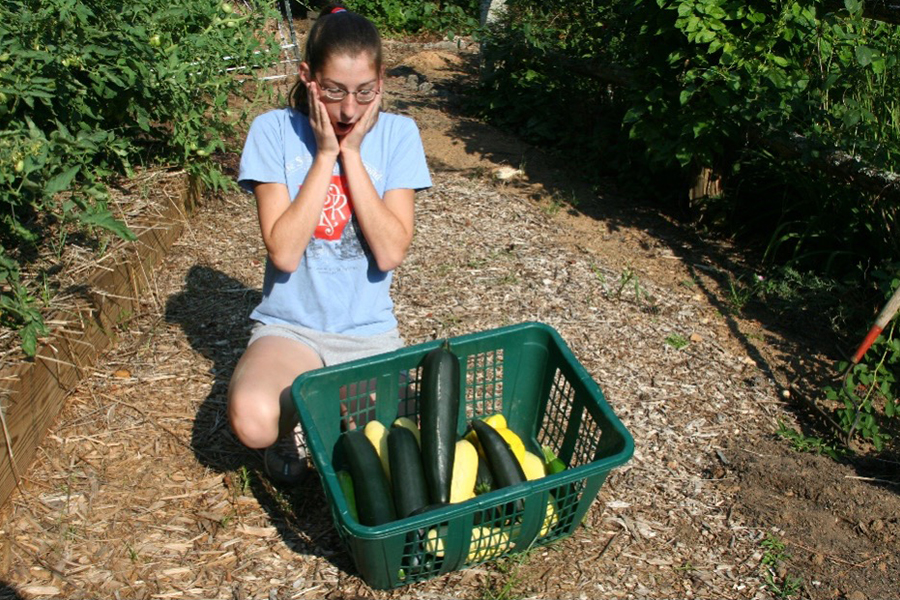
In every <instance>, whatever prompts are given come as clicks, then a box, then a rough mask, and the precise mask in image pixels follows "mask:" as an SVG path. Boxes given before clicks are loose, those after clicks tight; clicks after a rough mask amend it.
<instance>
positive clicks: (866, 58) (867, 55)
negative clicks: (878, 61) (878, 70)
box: [856, 46, 875, 67]
mask: <svg viewBox="0 0 900 600" xmlns="http://www.w3.org/2000/svg"><path fill="white" fill-rule="evenodd" d="M874 59H875V51H873V50H872V49H871V48H869V47H868V46H857V47H856V62H858V63H859V64H860V66H863V67H867V66H869V65H870V64H872V61H873V60H874Z"/></svg>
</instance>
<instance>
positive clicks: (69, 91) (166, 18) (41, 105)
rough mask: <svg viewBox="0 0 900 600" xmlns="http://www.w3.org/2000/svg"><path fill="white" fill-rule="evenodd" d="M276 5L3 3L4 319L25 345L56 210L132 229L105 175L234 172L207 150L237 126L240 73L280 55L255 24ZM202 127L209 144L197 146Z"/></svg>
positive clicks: (29, 342)
mask: <svg viewBox="0 0 900 600" xmlns="http://www.w3.org/2000/svg"><path fill="white" fill-rule="evenodd" d="M270 11H271V9H270V8H269V6H268V4H267V3H254V2H248V3H242V5H241V6H240V7H237V6H236V5H233V4H231V3H223V2H221V0H186V1H184V2H178V3H171V2H165V1H163V0H135V1H134V2H128V3H124V4H123V3H121V2H114V1H112V0H10V1H8V2H4V3H3V5H2V6H0V197H2V200H3V211H2V213H0V309H2V313H0V324H2V325H3V326H7V327H16V328H19V331H20V335H21V337H22V340H23V348H24V350H25V352H26V354H29V355H31V354H33V353H34V350H35V340H36V337H37V336H38V335H42V334H43V333H45V329H44V326H43V323H42V321H41V319H40V313H39V311H38V310H37V308H36V300H35V295H34V294H33V293H30V292H29V291H28V290H29V289H31V286H32V285H33V283H32V282H28V281H25V280H23V278H22V277H21V275H20V272H21V266H22V265H23V264H24V263H25V262H27V260H28V257H29V256H30V255H31V254H33V251H34V249H35V248H37V247H40V246H41V245H42V244H44V243H46V242H47V240H46V239H45V237H46V236H47V227H46V225H47V224H48V223H50V222H55V223H58V224H68V225H75V226H80V227H81V228H82V229H84V231H86V232H87V233H88V234H90V232H96V231H106V232H109V233H111V234H113V235H116V236H119V237H123V238H126V239H133V237H134V235H133V233H132V232H131V231H130V230H129V229H128V228H127V227H126V226H125V224H124V223H122V222H120V221H118V220H117V219H115V218H114V216H113V214H112V212H111V211H110V210H109V207H108V194H107V192H106V185H107V183H108V182H109V181H110V180H111V178H113V177H116V176H122V175H128V174H129V173H130V172H131V170H132V168H133V166H134V165H138V164H140V165H153V164H165V165H172V166H177V167H181V168H184V169H186V170H187V171H189V172H190V173H192V174H194V175H196V176H198V177H200V178H201V179H202V180H204V181H205V182H206V183H207V184H208V185H210V186H212V187H214V188H215V187H221V186H225V185H228V180H227V179H226V178H225V177H224V176H223V175H222V173H221V172H220V171H219V169H218V167H217V166H216V163H215V162H214V161H213V160H211V159H210V158H209V155H210V154H211V153H212V152H214V151H217V150H223V149H225V148H226V146H227V144H228V143H229V142H228V140H230V139H234V138H235V137H236V136H235V133H236V132H237V131H238V130H239V128H240V127H241V126H242V121H241V118H235V117H234V116H233V115H231V114H230V113H229V104H230V103H231V102H232V100H233V99H234V98H235V97H236V96H239V95H242V94H243V83H242V80H241V78H240V77H238V76H236V73H247V72H252V71H253V70H254V69H255V68H257V67H261V66H266V65H264V64H261V63H260V59H259V57H260V56H265V54H266V53H272V52H274V53H276V54H274V55H276V56H277V44H276V43H275V42H274V40H272V39H271V38H270V37H266V36H262V35H261V34H259V33H258V32H260V31H263V30H264V28H263V27H262V25H263V23H264V22H265V20H266V19H267V18H269V17H271V16H272V13H271V12H270ZM223 17H225V19H223ZM234 67H244V70H243V71H233V70H232V69H233V68H234ZM239 117H240V115H239ZM198 141H202V145H203V148H204V149H205V151H204V153H203V154H201V153H199V152H196V151H193V150H192V149H191V148H192V145H193V148H194V149H196V147H197V146H196V144H197V143H198ZM61 192H66V195H65V196H66V201H65V202H62V201H60V200H59V198H60V193H61Z"/></svg>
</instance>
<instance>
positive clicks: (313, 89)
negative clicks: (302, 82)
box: [306, 81, 341, 156]
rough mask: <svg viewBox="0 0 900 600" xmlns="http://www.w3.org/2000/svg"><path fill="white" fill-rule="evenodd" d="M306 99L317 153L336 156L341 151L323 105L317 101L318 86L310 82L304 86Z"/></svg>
mask: <svg viewBox="0 0 900 600" xmlns="http://www.w3.org/2000/svg"><path fill="white" fill-rule="evenodd" d="M306 97H307V98H308V100H309V124H310V126H311V127H312V130H313V133H314V134H315V136H316V147H317V152H320V153H324V154H329V155H332V156H337V155H338V154H339V153H340V151H341V145H340V143H338V139H337V136H336V135H335V133H334V127H333V126H332V125H331V119H330V118H329V117H328V111H327V110H326V109H325V105H324V104H323V103H322V101H321V100H319V86H318V85H317V84H316V82H315V81H311V82H309V83H308V84H307V86H306Z"/></svg>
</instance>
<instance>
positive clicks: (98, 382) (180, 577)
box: [0, 46, 900, 599]
mask: <svg viewBox="0 0 900 600" xmlns="http://www.w3.org/2000/svg"><path fill="white" fill-rule="evenodd" d="M416 49H417V50H420V51H421V50H423V47H422V46H418V47H416ZM429 52H431V54H430V55H429V56H431V57H432V58H433V57H434V56H435V53H434V51H428V50H427V49H425V50H424V54H426V55H427V54H429ZM441 52H444V51H443V50H441ZM438 54H440V53H438ZM416 57H417V60H418V62H415V61H413V62H410V63H409V64H422V63H423V61H424V59H423V54H421V53H420V54H416V55H415V56H414V58H416ZM424 62H427V61H424ZM430 75H431V76H432V77H433V78H434V79H435V81H437V78H438V74H436V73H431V74H430ZM388 83H389V86H392V88H389V89H392V91H393V93H394V94H395V95H396V102H395V107H396V108H397V109H398V110H402V111H404V112H408V113H409V114H412V115H413V116H415V117H416V118H417V120H419V122H420V127H422V128H423V136H424V137H425V139H426V148H427V150H428V151H429V156H430V157H431V156H434V157H435V160H433V161H432V162H431V164H432V167H433V169H434V184H435V185H434V187H433V188H431V189H430V190H428V191H427V192H423V193H420V194H419V195H418V196H417V229H416V237H415V240H414V242H413V246H412V248H411V249H410V253H409V257H408V259H407V260H406V262H405V263H404V264H403V265H402V266H401V267H400V268H399V269H398V271H397V273H396V278H395V284H394V290H393V291H394V298H395V300H396V309H397V315H398V318H399V320H400V326H401V332H402V334H403V336H404V338H405V340H406V342H407V343H408V344H414V343H418V342H424V341H428V340H432V339H435V338H444V337H449V336H455V335H460V334H464V333H470V332H475V331H482V330H485V329H491V328H494V327H498V326H502V325H506V324H511V323H518V322H523V321H541V322H544V323H547V324H549V325H551V326H553V327H554V328H556V329H557V330H558V331H559V332H560V334H561V335H562V337H563V339H565V340H566V342H567V343H568V344H569V346H570V347H571V349H572V351H573V352H574V354H575V356H576V357H577V358H578V360H579V361H580V362H581V363H582V364H583V365H584V367H585V368H586V369H587V371H588V372H589V373H590V374H591V375H592V377H593V378H594V379H595V380H596V381H597V382H598V383H599V385H600V387H601V388H602V389H603V390H604V393H605V395H606V398H607V400H608V401H609V403H610V404H611V406H612V408H613V410H614V411H615V413H616V414H617V415H618V416H619V417H620V418H621V419H622V421H623V422H624V423H625V425H626V427H627V428H628V429H629V431H630V432H631V433H632V434H633V436H634V438H635V454H634V457H633V458H632V460H630V461H629V462H628V463H627V464H625V465H624V466H622V467H620V468H618V469H616V470H614V471H613V472H612V473H611V474H610V476H609V478H608V479H607V481H606V483H605V485H604V486H603V488H602V489H601V491H600V494H599V496H598V497H597V499H596V501H595V502H594V504H593V506H592V508H591V509H590V511H589V512H588V515H587V518H586V519H585V522H584V524H583V525H582V526H580V527H578V528H577V529H576V531H575V533H574V534H573V535H572V536H571V537H569V538H567V539H565V540H562V541H560V542H558V543H555V544H553V545H552V546H549V547H544V548H538V549H535V550H532V551H530V552H528V553H526V554H524V555H521V556H517V557H512V558H507V559H503V560H500V561H494V562H490V563H487V564H485V565H482V566H480V567H478V568H474V569H469V570H466V571H462V572H456V573H451V574H448V575H446V576H443V577H440V578H437V579H434V580H431V581H428V582H423V583H419V584H415V585H412V586H409V587H405V588H400V589H398V590H394V591H387V592H383V591H374V590H371V589H370V588H369V587H368V586H366V585H365V583H364V582H363V581H362V580H361V579H360V578H359V577H358V576H357V574H356V572H355V569H354V567H353V564H352V561H351V560H350V558H349V555H348V554H347V553H346V552H345V550H344V549H343V547H342V546H341V542H340V540H339V538H338V536H337V534H336V532H335V529H334V526H333V523H332V521H331V515H330V512H329V510H328V508H327V506H326V505H325V498H324V494H323V491H322V489H321V486H320V484H319V482H318V480H316V479H310V480H309V481H308V482H307V483H306V484H304V485H303V486H302V488H301V489H298V490H292V491H286V490H281V489H278V488H275V487H273V486H272V485H271V484H270V483H269V482H268V481H267V480H266V478H265V477H264V476H263V475H262V474H261V471H260V466H261V463H260V456H259V454H258V453H255V452H252V451H248V450H247V449H245V448H243V447H242V446H241V445H240V444H239V443H237V442H236V440H235V439H234V438H233V436H232V435H231V433H230V432H229V429H228V426H227V423H226V420H225V391H226V388H227V384H228V380H229V377H230V374H231V370H232V369H233V367H234V365H235V363H236V361H237V359H238V357H239V356H240V354H241V352H242V351H243V349H244V347H245V344H246V340H247V338H248V336H249V326H250V324H249V322H248V320H247V315H248V314H249V312H250V310H251V308H252V307H253V306H254V305H255V304H256V302H258V300H259V298H260V287H261V283H262V268H263V263H264V260H265V249H264V247H263V245H262V241H261V239H260V236H259V233H258V225H257V220H256V213H255V207H254V204H253V201H252V198H250V197H248V196H247V195H244V194H242V193H239V192H233V193H227V194H223V195H221V196H219V197H216V198H208V199H207V200H206V201H205V202H204V203H203V205H202V206H201V207H200V208H199V210H198V211H197V213H196V214H195V215H194V216H193V217H192V218H191V219H190V221H189V222H188V225H189V227H188V229H187V230H186V232H185V234H184V235H183V236H182V238H181V239H180V240H179V242H177V243H176V245H175V246H174V248H173V249H172V251H171V252H170V255H169V256H168V257H167V259H166V261H165V263H164V264H163V265H162V266H161V267H160V268H158V269H157V270H156V271H155V272H154V273H153V285H152V287H151V290H150V292H149V293H147V294H146V297H145V298H144V299H143V305H142V309H143V310H142V312H141V314H140V316H139V317H138V318H136V319H135V320H134V321H133V322H132V323H131V325H130V326H129V327H128V329H127V330H123V331H122V332H121V337H120V339H119V342H118V344H117V346H116V347H115V348H114V349H113V350H112V351H110V352H109V353H108V354H107V355H105V356H103V357H102V359H101V361H100V362H98V364H97V366H96V367H95V368H94V369H93V370H92V371H91V372H90V373H88V374H87V377H86V378H85V380H84V381H83V382H82V384H81V385H80V386H79V387H78V389H77V390H75V391H74V393H73V394H72V396H71V398H70V399H69V401H68V402H67V405H66V407H65V409H64V411H63V412H62V414H61V415H60V417H59V418H58V420H57V422H56V424H55V425H54V426H53V427H52V429H51V431H50V432H49V433H48V435H47V438H46V440H45V443H44V444H43V445H42V447H41V448H40V449H39V452H38V456H37V459H36V460H35V462H34V464H33V465H32V466H31V468H30V470H29V472H28V473H27V475H26V476H25V477H24V481H23V484H22V486H21V487H20V489H19V490H18V491H17V492H16V493H15V494H14V495H13V497H12V498H11V499H10V501H9V502H8V504H7V506H6V507H5V508H4V512H3V519H2V525H0V540H2V548H0V578H2V580H3V582H4V583H5V584H7V586H8V587H7V588H5V590H0V597H14V596H16V595H19V596H20V597H27V598H30V597H44V596H57V597H66V598H239V599H243V598H321V597H334V598H337V597H341V598H343V597H371V598H407V597H433V598H437V597H455V598H512V597H541V598H675V597H678V598H735V599H738V598H768V597H773V596H777V595H778V594H779V591H778V590H779V586H781V589H782V591H783V588H784V584H785V583H786V582H787V581H788V579H787V576H788V575H794V576H798V577H799V578H801V579H802V583H801V584H800V585H799V586H798V588H797V589H796V590H795V591H796V594H797V595H798V596H802V597H809V598H832V597H854V598H859V597H860V596H859V594H862V596H861V597H862V598H877V597H889V596H890V595H892V594H894V595H895V592H896V590H897V589H900V581H898V573H900V564H898V562H897V553H896V552H893V553H890V552H884V550H889V549H890V548H893V549H896V548H897V541H898V522H897V515H898V514H900V505H898V500H897V495H896V488H893V489H892V488H891V486H890V481H889V480H885V481H888V483H887V484H886V485H884V486H878V487H875V488H872V487H871V486H872V483H871V482H865V481H862V480H861V479H852V478H851V477H852V473H851V472H849V471H847V470H841V471H836V469H837V467H835V464H834V463H831V462H830V461H828V459H825V458H823V457H819V456H813V455H796V453H791V452H790V451H789V450H786V448H785V444H784V443H782V442H780V441H779V440H778V439H777V438H776V437H775V436H774V434H773V432H774V431H775V430H776V429H777V428H778V423H779V422H780V421H785V422H788V423H793V422H794V420H795V418H796V417H795V414H794V412H793V411H792V410H791V408H792V407H791V406H790V405H789V404H788V402H787V401H786V400H785V398H783V396H782V393H781V392H782V385H783V384H784V380H783V379H782V378H780V376H779V372H778V370H777V369H774V368H773V364H774V362H773V361H774V359H773V358H772V357H774V356H777V355H778V354H779V353H784V352H788V353H789V352H790V350H785V347H786V343H782V344H775V343H772V344H771V347H764V348H761V349H760V347H761V346H763V345H764V344H762V343H761V342H760V341H759V340H758V339H757V338H756V337H754V338H753V341H752V342H749V341H748V339H750V338H749V336H747V335H746V334H745V331H746V329H745V330H744V331H742V329H741V327H742V326H743V325H744V324H741V323H738V322H737V321H736V319H735V318H734V317H733V316H730V315H729V314H727V313H725V312H724V311H723V310H721V306H720V305H717V304H716V303H715V302H714V301H713V300H712V299H711V296H710V295H709V294H707V290H716V289H720V285H721V281H719V280H716V279H715V278H714V277H713V276H711V275H709V273H710V269H709V268H708V267H709V265H708V263H706V262H704V265H703V266H706V267H707V268H704V269H698V268H697V264H696V263H694V262H692V259H691V258H690V257H686V255H685V254H684V253H683V249H684V247H685V246H684V244H683V242H682V241H678V240H675V239H672V238H670V237H668V235H663V233H661V232H670V231H671V229H672V227H673V225H672V224H671V223H668V222H667V221H665V220H662V219H659V220H657V221H654V225H653V227H647V221H646V218H647V217H646V214H645V213H638V212H635V213H634V214H633V215H630V213H629V212H628V211H627V210H624V209H623V208H622V207H627V206H628V204H629V202H628V201H625V200H623V199H622V198H619V197H617V196H616V195H615V193H614V191H608V192H604V191H599V192H596V191H595V192H594V196H593V197H592V198H591V199H590V202H591V203H593V206H595V208H596V207H604V208H602V210H610V211H612V210H618V211H620V212H618V213H617V218H616V220H615V221H613V220H603V219H599V218H596V217H595V216H588V215H587V214H585V212H582V211H579V210H575V209H574V208H571V207H569V208H567V207H565V206H563V207H562V208H561V206H560V204H559V203H558V201H557V200H556V197H555V196H553V195H552V194H550V193H549V192H546V189H547V188H546V187H543V188H542V187H540V186H535V185H533V183H532V182H528V181H521V182H519V183H516V182H511V183H505V182H502V181H498V180H497V179H496V178H494V177H492V176H491V171H490V170H489V169H485V168H483V167H482V168H469V167H465V166H463V167H461V166H460V165H454V164H451V163H452V161H450V159H449V157H450V156H451V155H452V151H451V149H450V144H451V142H447V144H448V146H447V152H446V154H442V149H441V147H439V146H436V145H430V144H431V143H432V142H429V141H428V140H432V139H434V138H432V137H431V136H429V135H426V132H425V130H426V129H428V130H429V131H431V130H432V128H437V123H438V119H439V117H440V115H444V114H445V113H446V110H447V108H446V104H444V103H443V102H444V100H445V97H444V96H441V95H433V93H432V92H431V90H432V89H433V88H427V89H425V88H422V87H421V86H419V87H416V88H410V86H409V76H408V74H407V72H406V71H403V70H398V71H396V76H395V77H392V78H390V79H389V82H388ZM438 83H439V82H438ZM426 111H431V112H430V113H428V114H426ZM432 133H433V132H432ZM495 135H497V137H498V138H499V137H500V136H499V134H495V133H494V132H492V131H491V130H489V129H485V131H484V136H485V138H484V139H485V140H490V139H491V138H492V137H493V136H495ZM484 143H485V144H487V143H489V142H488V141H485V142H484ZM490 164H492V163H490V162H489V161H488V162H482V165H490ZM497 165H499V163H497ZM542 189H543V190H545V193H543V195H542V192H541V190H542ZM579 206H580V207H581V208H582V209H584V208H585V206H586V205H579ZM616 207H619V208H616ZM597 210H601V209H600V208H598V209H597ZM613 223H615V226H613ZM685 239H687V238H685ZM719 298H721V296H719ZM759 337H763V336H759ZM773 339H774V338H773ZM682 342H683V343H682ZM779 380H780V381H781V383H779ZM792 461H793V462H792ZM840 469H844V467H840ZM777 471H781V472H782V473H783V474H787V475H789V477H787V479H788V480H787V481H785V480H781V481H774V480H773V479H772V477H773V476H774V475H776V474H777ZM822 473H830V474H831V475H830V477H832V478H831V479H829V480H827V481H830V482H831V483H832V485H833V486H835V487H839V488H840V489H843V490H844V491H845V494H844V496H845V497H844V499H843V500H842V499H841V497H840V494H838V493H835V494H834V495H832V496H829V497H828V498H827V499H826V500H827V502H831V506H830V508H826V509H820V508H818V507H815V506H810V505H804V504H803V502H802V501H803V500H804V497H803V496H804V493H806V492H804V490H809V489H812V488H811V484H812V483H813V482H814V481H815V480H817V479H823V478H821V477H819V475H820V474H822ZM835 473H838V474H837V475H835ZM804 478H806V479H804ZM804 481H806V483H805V484H804ZM789 484H790V485H793V486H794V489H790V485H789ZM847 485H855V486H864V487H865V489H866V490H869V492H870V494H871V497H868V498H867V499H866V504H865V506H861V507H860V509H859V511H858V512H857V513H856V514H857V515H862V516H860V518H859V519H857V520H858V521H860V523H862V525H861V526H862V527H863V528H865V534H863V533H862V532H861V531H860V530H859V527H860V525H859V523H854V524H853V525H852V527H850V526H848V530H847V531H845V532H843V535H844V537H845V538H846V539H850V538H853V536H856V537H855V538H854V539H857V540H871V541H873V544H875V543H876V542H877V541H878V540H881V544H882V545H881V547H878V546H877V545H875V546H874V547H872V548H870V550H871V554H870V555H865V553H866V552H868V551H869V550H867V549H866V548H865V545H864V544H857V545H854V546H852V547H848V546H846V545H841V544H840V543H837V542H839V541H840V538H836V541H835V543H834V544H832V545H826V544H825V543H824V542H823V543H822V545H818V542H816V541H815V540H812V541H810V540H808V539H807V538H806V537H805V534H804V529H805V530H806V531H807V532H808V531H810V530H816V531H824V529H823V528H822V526H821V525H819V523H824V522H826V521H827V519H826V517H827V518H830V519H832V520H833V519H834V518H835V517H834V513H835V511H838V509H839V505H840V503H841V502H842V501H849V500H847V497H849V498H851V499H856V498H862V497H863V495H862V494H861V493H859V491H858V490H859V488H847V487H844V486H847ZM766 491H768V494H766V493H765V492H766ZM788 492H790V494H791V495H790V496H787V495H786V494H787V493H788ZM823 493H824V492H823ZM783 498H793V499H794V500H795V501H796V502H795V503H794V504H791V505H787V504H785V503H784V502H782V501H779V499H783ZM805 500H806V501H808V502H815V500H816V499H815V498H810V497H807V498H805ZM877 503H881V504H882V507H881V508H877ZM779 507H783V508H791V509H794V510H796V511H797V514H798V515H802V514H805V515H810V514H813V513H814V512H815V510H824V512H823V514H822V515H821V516H822V517H823V520H821V521H819V520H817V521H815V522H812V521H809V522H808V523H807V526H806V527H804V526H802V522H801V521H800V520H799V517H798V518H794V519H781V518H780V517H779ZM847 515H848V516H847V517H846V519H848V520H849V519H851V518H854V516H853V515H851V514H850V513H847ZM876 521H877V522H879V523H880V525H879V524H878V523H876ZM832 524H834V523H833V522H832ZM851 529H852V531H851ZM879 536H880V537H879ZM773 539H778V540H782V539H783V540H784V541H785V542H786V543H787V548H786V550H785V552H783V553H782V554H783V555H782V556H781V557H780V558H779V560H778V561H775V562H774V563H772V564H771V565H769V564H768V563H767V561H769V560H770V559H771V558H772V552H771V544H769V545H767V540H769V541H771V540H773ZM793 542H796V543H795V544H793V545H792V543H793ZM804 548H806V549H808V550H810V552H807V551H806V550H804ZM848 552H850V553H851V554H848ZM770 567H771V568H770ZM767 574H769V575H770V576H771V581H770V582H768V583H767V581H766V575H767ZM854 594H856V596H854ZM781 595H782V596H784V594H783V593H782V594H781Z"/></svg>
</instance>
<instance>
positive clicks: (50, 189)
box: [44, 165, 81, 196]
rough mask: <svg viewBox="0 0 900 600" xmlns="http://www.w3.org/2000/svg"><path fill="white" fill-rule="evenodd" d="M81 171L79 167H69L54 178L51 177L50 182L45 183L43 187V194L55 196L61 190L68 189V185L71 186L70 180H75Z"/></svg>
mask: <svg viewBox="0 0 900 600" xmlns="http://www.w3.org/2000/svg"><path fill="white" fill-rule="evenodd" d="M80 170H81V165H78V166H75V167H70V168H68V169H66V170H65V171H63V172H62V173H59V174H58V175H56V176H55V177H53V178H52V179H51V180H50V181H48V182H47V185H46V186H44V192H45V193H46V194H47V195H51V196H52V195H53V194H57V193H59V192H62V191H63V190H67V189H69V185H71V183H72V180H73V179H75V176H76V175H78V171H80Z"/></svg>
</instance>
